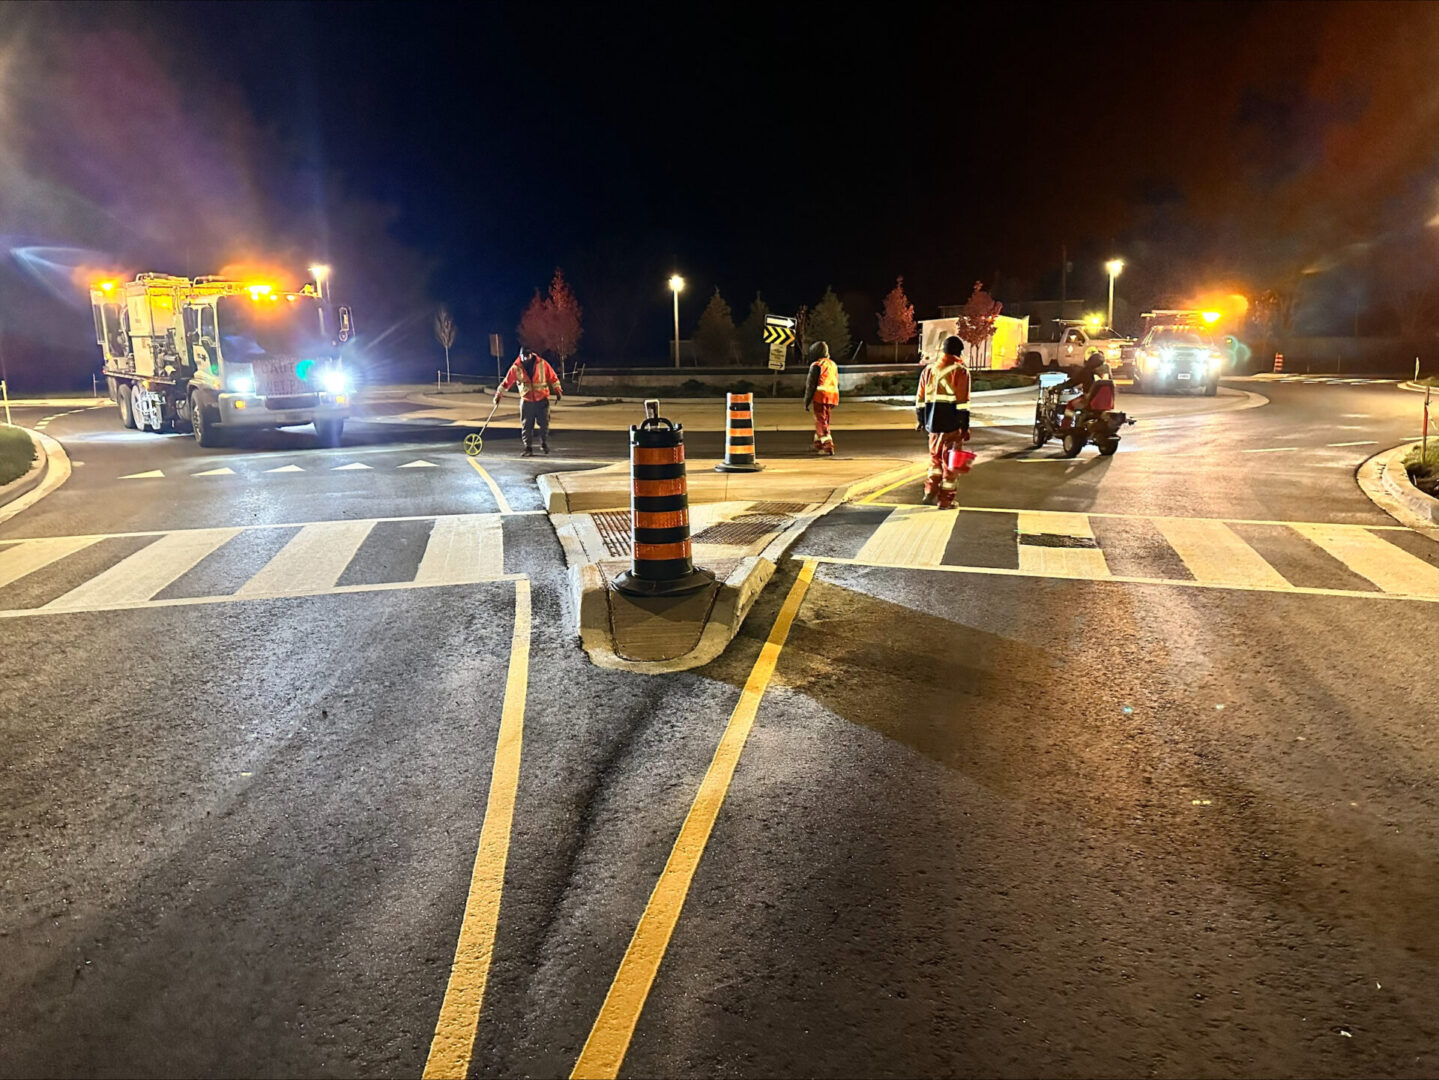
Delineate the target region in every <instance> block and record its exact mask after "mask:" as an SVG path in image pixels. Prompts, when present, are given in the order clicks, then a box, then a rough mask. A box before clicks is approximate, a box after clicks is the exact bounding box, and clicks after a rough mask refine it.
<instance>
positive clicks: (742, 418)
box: [715, 394, 764, 472]
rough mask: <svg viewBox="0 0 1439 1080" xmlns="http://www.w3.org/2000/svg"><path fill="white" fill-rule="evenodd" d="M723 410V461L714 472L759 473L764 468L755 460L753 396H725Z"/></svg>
mask: <svg viewBox="0 0 1439 1080" xmlns="http://www.w3.org/2000/svg"><path fill="white" fill-rule="evenodd" d="M725 408H726V410H727V416H728V419H727V420H726V422H725V432H724V460H723V461H721V462H720V463H719V464H718V465H716V466H715V472H759V471H760V470H761V469H763V468H764V466H763V465H761V464H760V463H759V462H758V461H756V460H755V452H754V395H753V394H726V395H725Z"/></svg>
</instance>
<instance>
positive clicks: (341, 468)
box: [330, 461, 370, 472]
mask: <svg viewBox="0 0 1439 1080" xmlns="http://www.w3.org/2000/svg"><path fill="white" fill-rule="evenodd" d="M368 468H370V466H369V465H366V464H365V463H364V462H363V461H352V462H350V463H349V464H348V465H336V466H335V467H334V468H333V469H331V470H330V471H331V472H349V471H350V470H351V469H368Z"/></svg>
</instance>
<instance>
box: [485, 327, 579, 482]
mask: <svg viewBox="0 0 1439 1080" xmlns="http://www.w3.org/2000/svg"><path fill="white" fill-rule="evenodd" d="M511 387H514V388H515V389H517V390H518V391H519V392H520V396H521V398H522V399H523V400H522V401H521V403H520V441H521V442H522V443H523V444H524V447H525V449H524V451H523V453H521V454H520V456H521V457H533V456H534V452H535V451H534V445H533V443H534V434H535V426H536V425H538V426H539V429H540V448H541V449H542V450H544V452H545V453H547V454H548V453H549V452H550V395H551V394H553V395H554V396H555V400H556V401H558V400H559V399H560V398H562V397H563V396H564V392H563V389H562V388H561V386H560V377H559V376H558V375H556V374H555V369H554V368H552V367H550V362H549V361H548V360H546V359H545V358H544V357H543V356H540V355H538V354H536V353H532V352H530V351H529V350H528V349H521V350H520V355H519V356H518V357H516V358H515V362H514V363H513V364H511V365H510V370H509V373H508V374H507V375H506V376H505V380H504V382H502V383H500V385H499V386H498V387H496V388H495V403H496V404H499V401H500V398H501V397H502V396H503V395H504V392H505V391H506V390H508V389H510V388H511Z"/></svg>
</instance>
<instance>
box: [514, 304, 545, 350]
mask: <svg viewBox="0 0 1439 1080" xmlns="http://www.w3.org/2000/svg"><path fill="white" fill-rule="evenodd" d="M515 332H516V333H517V334H518V335H519V339H520V344H521V345H523V346H524V347H525V348H527V349H529V350H530V351H531V352H537V353H543V352H548V351H549V350H550V348H551V344H550V341H551V338H552V337H553V334H552V333H551V331H550V302H549V301H548V300H547V299H546V298H545V297H543V296H541V295H540V290H539V289H536V290H535V295H534V296H533V297H531V298H530V302H529V305H528V306H527V307H526V308H525V313H524V314H523V315H521V316H520V325H519V326H517V327H516V328H515Z"/></svg>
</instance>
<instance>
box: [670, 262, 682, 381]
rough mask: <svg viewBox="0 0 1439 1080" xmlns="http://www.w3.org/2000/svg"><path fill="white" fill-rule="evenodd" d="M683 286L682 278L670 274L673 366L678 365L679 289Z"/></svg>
mask: <svg viewBox="0 0 1439 1080" xmlns="http://www.w3.org/2000/svg"><path fill="white" fill-rule="evenodd" d="M684 287H685V279H684V278H682V277H680V276H679V275H678V274H672V275H670V292H672V293H674V297H675V367H679V366H680V290H681V289H683V288H684Z"/></svg>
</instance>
